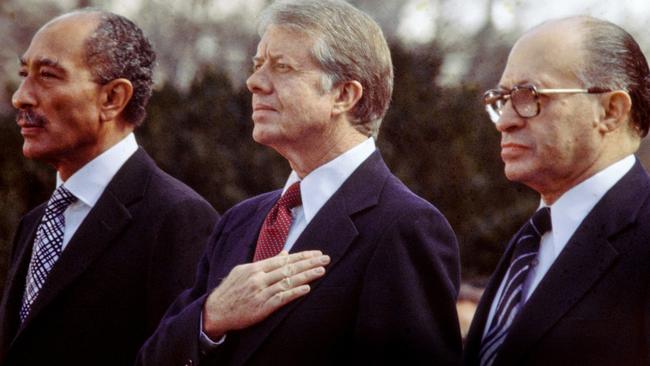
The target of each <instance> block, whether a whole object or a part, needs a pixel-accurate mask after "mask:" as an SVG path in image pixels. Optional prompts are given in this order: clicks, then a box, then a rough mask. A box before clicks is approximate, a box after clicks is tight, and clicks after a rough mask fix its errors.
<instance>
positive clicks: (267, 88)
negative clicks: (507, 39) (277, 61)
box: [246, 67, 273, 94]
mask: <svg viewBox="0 0 650 366" xmlns="http://www.w3.org/2000/svg"><path fill="white" fill-rule="evenodd" d="M246 87H247V88H248V90H249V91H250V92H251V93H253V94H268V93H270V92H271V91H272V90H273V87H272V84H271V81H270V80H269V78H268V75H267V72H266V70H265V67H260V68H259V69H257V70H255V71H253V73H252V74H251V76H249V77H248V79H247V80H246Z"/></svg>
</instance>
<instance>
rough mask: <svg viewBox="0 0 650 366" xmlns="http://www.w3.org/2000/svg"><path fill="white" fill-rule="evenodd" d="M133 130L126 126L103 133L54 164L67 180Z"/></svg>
mask: <svg viewBox="0 0 650 366" xmlns="http://www.w3.org/2000/svg"><path fill="white" fill-rule="evenodd" d="M131 132H133V128H125V129H122V130H120V131H112V132H111V133H108V134H106V135H102V136H100V137H99V138H98V140H96V141H94V142H92V143H89V144H87V146H85V147H79V148H78V149H77V150H75V151H74V152H71V153H70V154H67V155H66V156H65V157H63V158H61V159H59V160H57V161H56V162H52V165H53V166H54V168H55V169H56V170H57V172H58V173H59V176H60V177H61V179H62V180H63V181H66V180H68V178H70V177H71V176H72V175H73V174H74V173H76V172H77V171H78V170H79V169H81V168H83V167H84V166H85V165H86V164H88V163H89V162H90V161H92V160H93V159H95V158H96V157H98V156H99V155H101V154H102V153H103V152H105V151H106V150H108V149H110V148H111V147H113V146H115V145H116V144H117V143H119V142H120V141H122V140H123V139H124V138H125V137H126V136H127V135H128V134H129V133H131Z"/></svg>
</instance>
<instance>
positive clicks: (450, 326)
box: [355, 207, 462, 365]
mask: <svg viewBox="0 0 650 366" xmlns="http://www.w3.org/2000/svg"><path fill="white" fill-rule="evenodd" d="M459 271H460V264H459V255H458V244H457V242H456V238H455V235H454V233H453V231H452V229H451V227H450V226H449V224H448V223H447V221H446V220H445V218H444V217H443V216H442V214H440V213H439V212H438V211H437V210H435V209H434V208H433V207H424V208H418V209H413V210H410V211H408V212H406V213H404V214H402V215H401V217H399V218H397V219H396V220H394V221H393V223H392V224H391V225H390V226H389V227H388V228H387V229H386V231H385V232H384V234H383V235H382V238H381V239H380V243H378V246H377V248H376V250H375V252H374V253H373V255H372V258H371V259H370V262H369V265H368V269H367V271H366V275H365V279H364V285H363V290H362V295H361V299H360V309H359V316H358V324H357V326H356V332H357V336H356V337H355V338H356V339H358V340H360V343H361V344H360V345H359V347H358V349H359V350H360V353H359V355H358V356H359V358H360V361H363V362H367V361H368V360H372V361H374V362H371V363H374V364H409V365H415V364H421V363H426V364H435V365H456V364H458V363H459V362H460V355H461V348H462V346H461V337H460V329H459V323H458V316H457V313H456V306H455V303H456V298H457V294H458V288H459V282H460V272H459Z"/></svg>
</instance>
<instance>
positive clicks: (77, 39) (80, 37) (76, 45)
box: [21, 13, 99, 65]
mask: <svg viewBox="0 0 650 366" xmlns="http://www.w3.org/2000/svg"><path fill="white" fill-rule="evenodd" d="M98 21H99V20H98V17H96V16H93V15H92V14H85V13H84V14H76V15H72V14H70V15H65V16H62V17H59V18H55V19H54V20H52V21H50V22H48V23H47V24H45V25H44V26H43V27H41V29H39V30H38V31H37V32H36V34H35V35H34V37H33V38H32V41H31V43H30V45H29V48H28V49H27V50H26V51H25V53H24V54H23V55H22V56H21V62H24V63H27V64H29V63H30V62H35V61H38V60H42V59H48V60H54V61H56V62H57V63H59V64H62V65H65V64H74V65H84V64H85V60H84V44H85V42H86V40H87V39H88V37H89V36H90V34H92V32H93V31H94V30H95V29H96V28H97V24H98Z"/></svg>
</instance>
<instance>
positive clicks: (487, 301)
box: [464, 229, 521, 365]
mask: <svg viewBox="0 0 650 366" xmlns="http://www.w3.org/2000/svg"><path fill="white" fill-rule="evenodd" d="M520 231H521V229H520ZM518 236H519V232H517V234H515V235H514V236H513V237H512V239H510V242H509V243H508V246H507V247H506V251H505V253H504V255H503V256H502V257H501V259H500V260H499V264H498V265H497V269H496V271H495V272H494V273H493V274H492V276H491V277H490V280H489V281H488V284H487V286H486V287H485V290H484V291H483V295H482V296H481V299H480V301H479V303H478V306H477V307H476V312H475V313H474V317H473V318H472V323H471V325H470V328H469V332H468V333H467V344H466V345H465V358H466V359H465V362H464V363H465V364H468V365H470V364H478V362H479V358H478V356H479V353H480V351H481V341H482V339H483V333H485V327H487V321H488V315H489V314H490V308H491V307H492V302H493V301H494V297H495V296H496V294H497V291H498V290H499V286H500V285H501V281H502V280H503V276H505V274H506V272H507V271H508V267H509V266H510V257H511V256H512V252H513V250H514V238H516V237H518Z"/></svg>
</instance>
